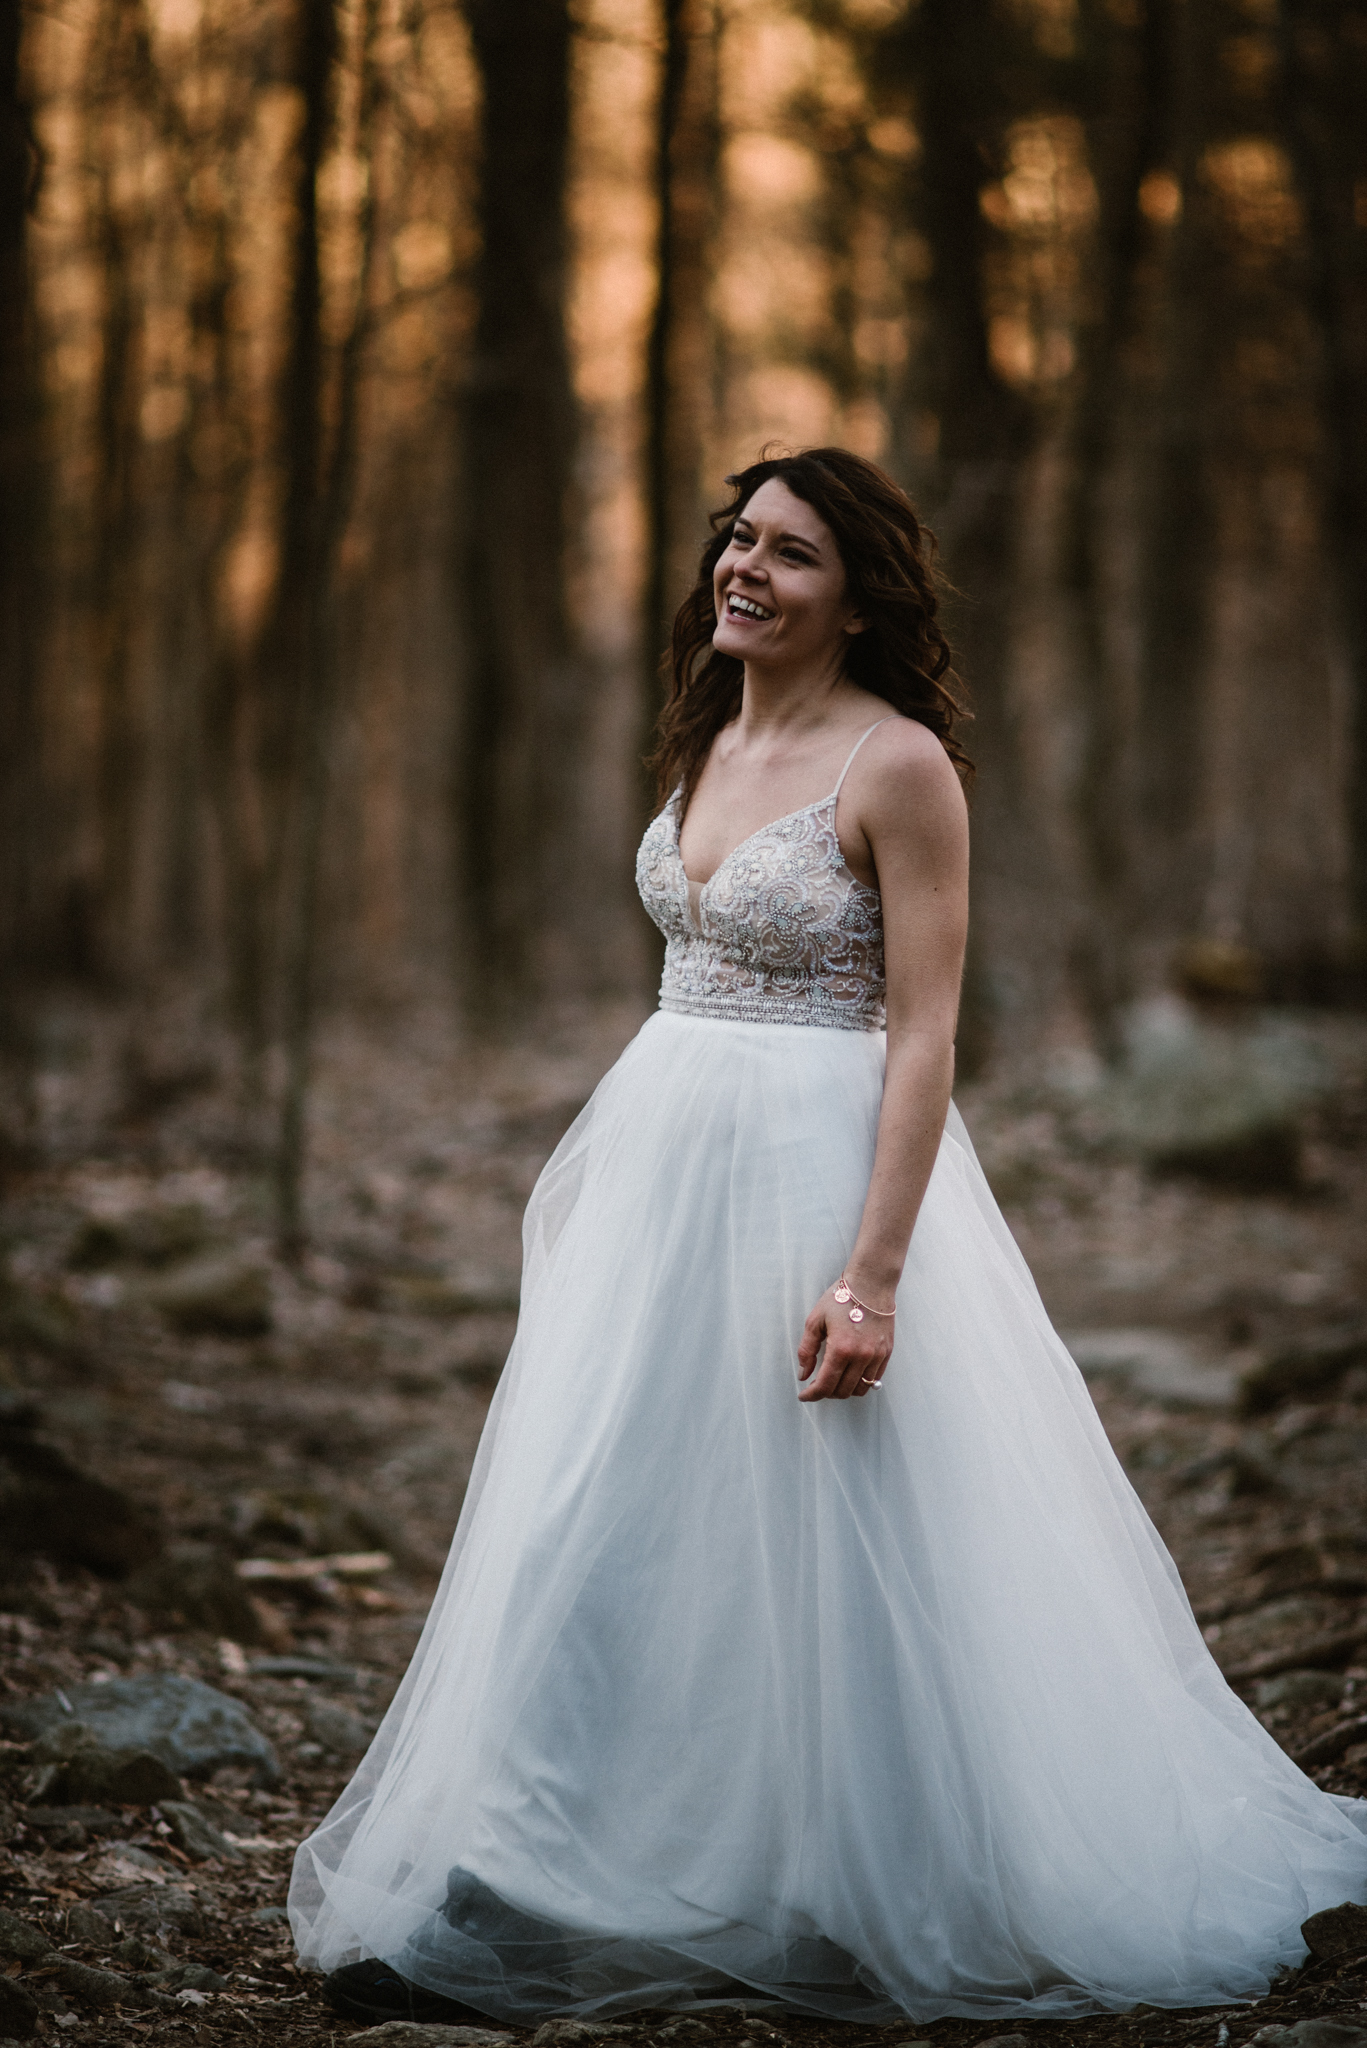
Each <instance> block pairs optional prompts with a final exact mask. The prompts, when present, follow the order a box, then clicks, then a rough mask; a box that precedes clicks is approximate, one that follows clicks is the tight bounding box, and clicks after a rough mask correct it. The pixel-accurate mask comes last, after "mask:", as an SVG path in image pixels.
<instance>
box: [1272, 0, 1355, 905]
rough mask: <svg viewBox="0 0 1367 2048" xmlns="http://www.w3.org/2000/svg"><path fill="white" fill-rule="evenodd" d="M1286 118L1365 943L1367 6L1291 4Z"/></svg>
mask: <svg viewBox="0 0 1367 2048" xmlns="http://www.w3.org/2000/svg"><path fill="white" fill-rule="evenodd" d="M1278 19H1279V25H1280V32H1281V55H1282V73H1283V111H1284V117H1285V124H1286V133H1287V139H1288V142H1289V144H1290V148H1291V153H1292V158H1293V161H1294V163H1295V166H1296V173H1297V182H1298V184H1299V187H1300V197H1301V201H1302V206H1303V209H1304V213H1305V229H1306V235H1305V242H1306V257H1307V272H1308V285H1309V292H1308V298H1309V310H1310V312H1311V314H1312V316H1313V319H1314V322H1315V327H1316V329H1317V332H1318V337H1319V344H1320V354H1321V361H1320V365H1319V397H1320V408H1321V417H1322V422H1323V443H1322V445H1323V449H1324V468H1325V479H1324V481H1325V493H1324V495H1325V513H1326V518H1325V526H1326V535H1327V539H1328V543H1329V553H1330V559H1331V562H1332V565H1333V569H1334V575H1335V581H1336V583H1337V587H1338V599H1339V614H1340V627H1341V631H1342V634H1343V640H1344V646H1345V651H1346V654H1347V665H1348V670H1349V675H1350V679H1351V687H1352V714H1351V723H1352V732H1351V745H1352V759H1351V765H1350V769H1349V806H1348V811H1349V815H1348V825H1349V836H1350V859H1351V872H1350V886H1351V905H1352V913H1353V918H1354V922H1355V925H1356V927H1357V932H1358V936H1359V941H1361V938H1362V936H1363V935H1364V934H1367V122H1364V115H1363V109H1364V107H1367V5H1364V4H1363V0H1355V4H1349V5H1340V4H1338V0H1284V4H1283V5H1282V7H1281V8H1280V10H1279V16H1278Z"/></svg>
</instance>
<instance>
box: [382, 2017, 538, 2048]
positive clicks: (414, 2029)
mask: <svg viewBox="0 0 1367 2048" xmlns="http://www.w3.org/2000/svg"><path fill="white" fill-rule="evenodd" d="M515 2038H516V2036H515V2035H512V2034H503V2033H498V2032H497V2031H495V2030H493V2029H490V2028H488V2027H425V2026H423V2025H422V2024H421V2023H420V2022H419V2021H417V2020H385V2021H384V2022H383V2024H382V2025H380V2026H378V2027H367V2028H366V2030H365V2032H364V2033H363V2034H353V2035H352V2036H351V2039H352V2041H354V2042H355V2043H356V2048H362V2043H364V2048H503V2044H504V2043H505V2042H508V2043H511V2042H512V2041H513V2040H514V2039H515Z"/></svg>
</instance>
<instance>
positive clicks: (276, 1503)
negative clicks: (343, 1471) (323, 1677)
mask: <svg viewBox="0 0 1367 2048" xmlns="http://www.w3.org/2000/svg"><path fill="white" fill-rule="evenodd" d="M230 1527H231V1529H232V1535H233V1540H234V1541H235V1542H237V1543H239V1544H241V1545H242V1546H243V1548H244V1549H248V1550H251V1551H258V1550H260V1549H262V1548H264V1549H266V1550H268V1551H279V1550H282V1549H290V1550H301V1551H303V1552H304V1553H305V1554H306V1555H307V1556H309V1557H331V1556H336V1555H338V1554H343V1553H346V1552H350V1551H361V1550H393V1549H394V1548H395V1541H394V1537H395V1532H394V1531H393V1530H392V1529H390V1527H389V1526H388V1524H387V1523H386V1522H384V1521H383V1520H380V1519H376V1518H373V1517H372V1516H370V1515H369V1514H366V1513H363V1512H361V1511H359V1510H358V1509H356V1508H354V1507H351V1506H349V1505H348V1504H346V1503H345V1502H341V1501H337V1500H333V1499H331V1498H329V1496H328V1495H327V1494H324V1493H316V1492H313V1491H312V1490H311V1489H309V1488H306V1487H305V1488H299V1489H291V1490H290V1491H288V1492H276V1491H274V1490H267V1489H265V1488H263V1489H261V1490H260V1491H256V1492H251V1493H240V1494H238V1495H237V1497H236V1498H235V1499H234V1501H233V1504H232V1509H231V1521H230ZM314 1662H315V1663H316V1662H317V1660H316V1659H315V1660H314ZM301 1675H302V1676H304V1677H309V1676H311V1675H312V1674H311V1673H309V1672H304V1673H302V1674H301Z"/></svg>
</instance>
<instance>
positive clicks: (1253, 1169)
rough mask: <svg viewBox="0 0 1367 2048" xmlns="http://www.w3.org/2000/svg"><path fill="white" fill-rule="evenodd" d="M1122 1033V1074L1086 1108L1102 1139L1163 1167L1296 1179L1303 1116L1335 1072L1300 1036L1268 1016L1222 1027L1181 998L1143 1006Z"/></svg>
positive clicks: (1277, 1183) (1242, 1182) (1246, 1179)
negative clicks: (1123, 1044)
mask: <svg viewBox="0 0 1367 2048" xmlns="http://www.w3.org/2000/svg"><path fill="white" fill-rule="evenodd" d="M1123 1030H1124V1038H1125V1060H1124V1064H1123V1067H1122V1070H1121V1072H1120V1073H1119V1074H1118V1075H1117V1076H1116V1077H1115V1079H1113V1080H1111V1081H1108V1082H1105V1083H1103V1085H1102V1086H1101V1087H1100V1088H1099V1089H1097V1090H1096V1091H1094V1093H1093V1094H1092V1095H1091V1097H1090V1098H1089V1100H1088V1103H1087V1106H1086V1110H1085V1112H1084V1123H1085V1124H1086V1125H1087V1126H1090V1128H1091V1132H1092V1134H1093V1135H1094V1136H1097V1137H1100V1138H1101V1139H1103V1140H1104V1141H1106V1142H1109V1143H1110V1144H1111V1145H1113V1146H1115V1147H1118V1148H1119V1149H1120V1150H1122V1151H1125V1152H1128V1153H1130V1154H1131V1155H1132V1156H1134V1157H1137V1158H1139V1159H1141V1160H1143V1161H1144V1163H1145V1164H1146V1165H1148V1166H1150V1167H1152V1168H1153V1169H1154V1170H1155V1171H1158V1172H1170V1173H1189V1174H1193V1175H1197V1176H1199V1177H1200V1178H1202V1179H1205V1180H1211V1181H1216V1182H1220V1183H1223V1184H1225V1185H1229V1186H1235V1187H1243V1188H1254V1189H1257V1188H1285V1187H1290V1186H1294V1185H1296V1183H1297V1182H1298V1180H1299V1178H1300V1153H1301V1140H1300V1129H1299V1119H1300V1116H1301V1113H1302V1112H1303V1111H1304V1109H1305V1108H1306V1107H1307V1105H1308V1104H1309V1103H1310V1102H1311V1101H1313V1100H1314V1098H1315V1097H1316V1096H1317V1095H1318V1094H1320V1093H1321V1092H1322V1091H1323V1090H1324V1088H1325V1087H1326V1086H1327V1084H1328V1081H1329V1078H1330V1077H1329V1074H1328V1072H1327V1069H1326V1068H1325V1065H1324V1063H1323V1061H1322V1059H1321V1058H1320V1056H1319V1055H1318V1053H1317V1051H1316V1049H1315V1048H1314V1047H1313V1045H1311V1044H1310V1042H1309V1041H1308V1040H1307V1039H1306V1038H1305V1037H1304V1035H1303V1034H1302V1033H1300V1032H1297V1031H1296V1030H1295V1029H1294V1028H1293V1027H1291V1026H1289V1025H1287V1024H1285V1023H1282V1022H1278V1021H1275V1020H1269V1019H1267V1018H1262V1019H1258V1020H1255V1021H1253V1022H1251V1023H1244V1022H1242V1021H1235V1022H1228V1023H1226V1024H1225V1025H1223V1026H1221V1025H1216V1024H1213V1023H1211V1022H1209V1021H1208V1020H1206V1019H1205V1018H1203V1017H1202V1016H1201V1015H1200V1014H1199V1013H1198V1012H1197V1011H1196V1010H1195V1009H1194V1008H1193V1007H1192V1006H1191V1005H1190V1004H1188V1003H1184V1002H1182V1001H1181V1000H1180V999H1179V998H1177V997H1175V996H1162V997H1159V998H1157V999H1156V1000H1153V1001H1150V1002H1145V1003H1141V1004H1138V1005H1136V1006H1135V1008H1134V1009H1133V1010H1131V1012H1130V1013H1129V1015H1128V1016H1127V1018H1126V1019H1125V1020H1124V1026H1123Z"/></svg>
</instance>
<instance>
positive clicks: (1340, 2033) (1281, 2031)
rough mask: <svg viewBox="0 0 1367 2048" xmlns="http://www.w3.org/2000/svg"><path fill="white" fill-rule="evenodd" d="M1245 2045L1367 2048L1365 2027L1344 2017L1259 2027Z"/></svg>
mask: <svg viewBox="0 0 1367 2048" xmlns="http://www.w3.org/2000/svg"><path fill="white" fill-rule="evenodd" d="M1246 2048H1367V2027H1361V2026H1355V2025H1353V2023H1352V2022H1351V2021H1343V2020H1298V2021H1297V2022H1296V2024H1295V2025H1294V2026H1291V2027H1259V2029H1258V2031H1257V2033H1256V2034H1252V2035H1250V2036H1249V2039H1248V2042H1247V2044H1246Z"/></svg>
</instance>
